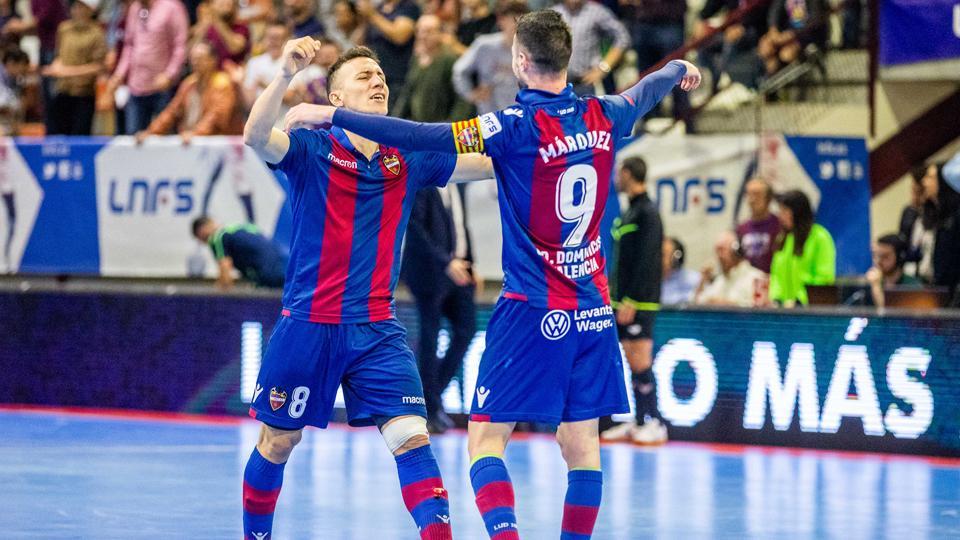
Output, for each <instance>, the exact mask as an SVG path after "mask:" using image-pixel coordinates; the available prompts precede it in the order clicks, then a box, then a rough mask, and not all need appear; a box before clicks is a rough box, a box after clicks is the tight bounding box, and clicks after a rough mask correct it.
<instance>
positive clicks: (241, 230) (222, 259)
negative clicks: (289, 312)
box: [191, 216, 289, 289]
mask: <svg viewBox="0 0 960 540" xmlns="http://www.w3.org/2000/svg"><path fill="white" fill-rule="evenodd" d="M191 230H192V231H193V236H194V238H196V239H197V240H200V241H201V242H203V243H204V244H207V245H209V246H210V249H211V250H213V257H214V259H216V260H217V264H218V266H219V268H220V276H219V277H218V278H217V286H218V287H220V288H221V289H229V288H231V287H233V284H234V282H235V281H236V276H235V275H234V270H236V271H238V272H240V275H242V276H243V277H244V278H246V279H248V280H250V281H252V282H253V283H255V284H256V285H257V286H258V287H276V288H280V287H283V282H284V278H285V276H286V272H287V261H288V260H289V254H287V253H286V251H285V250H283V249H282V248H280V247H279V246H278V245H276V244H274V243H273V242H272V241H270V239H268V238H267V237H266V236H264V235H263V233H262V232H261V231H260V229H259V228H257V226H256V225H254V224H252V223H245V224H241V225H230V226H227V227H223V226H221V225H220V224H219V223H217V222H216V221H214V220H212V219H210V218H209V217H207V216H200V217H198V218H197V219H195V220H193V225H192V226H191Z"/></svg>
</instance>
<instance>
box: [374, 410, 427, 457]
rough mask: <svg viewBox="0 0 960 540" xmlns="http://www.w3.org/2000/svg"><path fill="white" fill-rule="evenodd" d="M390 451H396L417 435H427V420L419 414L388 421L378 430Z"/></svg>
mask: <svg viewBox="0 0 960 540" xmlns="http://www.w3.org/2000/svg"><path fill="white" fill-rule="evenodd" d="M380 433H382V434H383V440H384V442H386V443H387V448H389V449H390V452H391V453H392V452H396V451H397V449H399V448H400V447H401V446H403V445H404V444H406V443H407V441H409V440H410V439H412V438H414V437H416V436H417V435H423V436H425V437H427V436H429V435H428V433H427V421H426V420H425V419H424V418H423V417H420V416H407V417H405V418H400V419H398V420H394V421H393V422H390V423H389V424H387V425H386V426H384V427H383V429H381V430H380Z"/></svg>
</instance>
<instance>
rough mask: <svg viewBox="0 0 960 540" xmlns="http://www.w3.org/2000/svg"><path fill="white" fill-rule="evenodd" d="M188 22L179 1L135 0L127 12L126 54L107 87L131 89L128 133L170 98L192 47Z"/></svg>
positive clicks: (142, 125)
mask: <svg viewBox="0 0 960 540" xmlns="http://www.w3.org/2000/svg"><path fill="white" fill-rule="evenodd" d="M188 30H189V21H188V19H187V10H186V8H184V7H183V3H182V2H180V1H179V0H136V1H134V2H133V4H132V5H131V6H130V10H129V11H128V12H127V24H126V33H125V34H124V40H123V41H124V46H123V53H122V54H121V56H120V61H119V62H118V64H117V69H116V71H114V73H113V76H111V77H110V82H109V84H108V86H107V89H108V90H109V91H110V92H111V93H113V92H115V91H116V89H117V88H119V87H120V86H121V85H122V84H126V85H127V87H128V88H129V90H130V99H129V101H127V103H126V105H125V107H124V112H125V114H126V132H127V133H137V132H139V131H142V130H144V129H146V128H147V126H149V125H150V122H151V121H152V120H153V118H154V117H155V116H156V115H157V114H159V113H160V111H162V110H163V108H164V107H166V105H167V103H168V102H169V101H170V97H171V89H172V88H173V87H174V85H175V84H176V82H177V81H178V80H179V78H180V71H181V69H182V68H183V63H184V59H185V58H186V50H187V32H188Z"/></svg>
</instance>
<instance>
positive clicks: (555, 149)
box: [540, 130, 612, 163]
mask: <svg viewBox="0 0 960 540" xmlns="http://www.w3.org/2000/svg"><path fill="white" fill-rule="evenodd" d="M611 139H612V135H611V134H610V132H609V131H600V130H592V131H588V132H586V133H577V134H576V135H567V136H566V137H564V138H562V139H561V138H560V137H554V138H553V142H552V143H550V144H549V145H547V147H546V148H544V147H542V146H541V147H540V158H541V159H543V162H544V163H549V162H550V160H551V159H554V158H557V157H560V156H563V155H565V154H570V153H572V152H579V151H580V150H587V149H590V148H599V149H600V150H606V151H608V152H609V151H610V140H611Z"/></svg>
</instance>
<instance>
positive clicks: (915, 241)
mask: <svg viewBox="0 0 960 540" xmlns="http://www.w3.org/2000/svg"><path fill="white" fill-rule="evenodd" d="M926 172H927V168H926V167H920V168H917V169H914V170H913V171H912V174H911V175H910V178H911V180H912V182H910V204H908V205H907V206H904V207H903V211H902V212H901V213H900V228H899V229H898V230H899V234H900V238H903V239H904V241H906V242H907V253H906V261H907V262H906V265H904V272H906V273H907V274H909V275H911V276H917V275H918V273H917V266H918V264H917V263H919V262H920V259H921V258H922V253H923V242H924V236H925V235H924V232H925V229H924V228H923V220H922V219H920V214H921V212H923V201H924V196H923V177H924V175H925V174H926ZM929 242H931V243H932V242H933V237H932V236H930V238H929Z"/></svg>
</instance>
